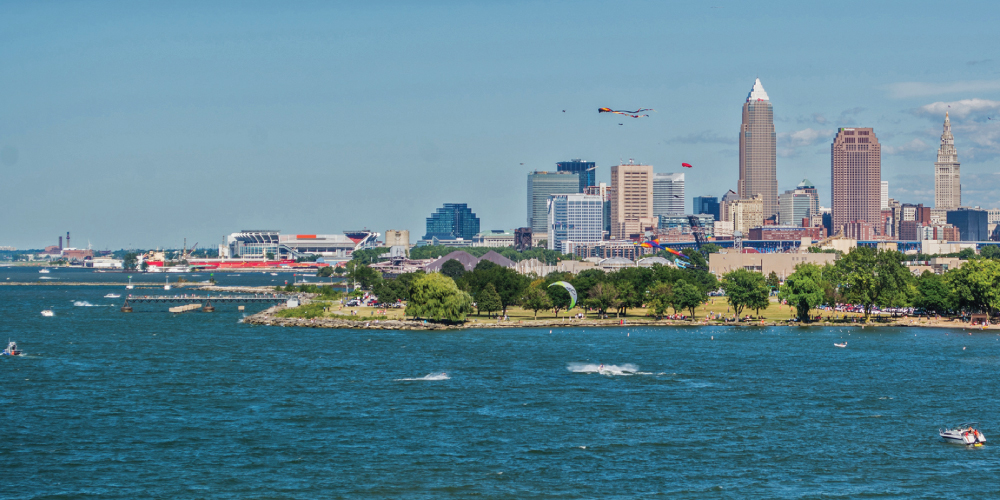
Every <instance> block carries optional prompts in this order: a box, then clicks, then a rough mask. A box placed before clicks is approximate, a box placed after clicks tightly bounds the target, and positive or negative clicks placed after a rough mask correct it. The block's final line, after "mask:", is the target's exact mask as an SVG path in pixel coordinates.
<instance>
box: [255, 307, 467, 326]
mask: <svg viewBox="0 0 1000 500" xmlns="http://www.w3.org/2000/svg"><path fill="white" fill-rule="evenodd" d="M283 309H285V306H274V307H270V308H268V309H265V310H263V311H261V312H259V313H257V314H254V315H252V316H247V317H246V318H245V319H244V320H243V322H244V323H248V324H251V325H268V326H298V327H304V328H351V329H359V330H454V329H457V328H464V327H465V326H464V325H446V324H441V323H433V322H430V321H423V320H396V319H383V320H350V319H341V318H280V317H278V316H275V313H277V312H278V311H281V310H283Z"/></svg>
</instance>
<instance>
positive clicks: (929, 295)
mask: <svg viewBox="0 0 1000 500" xmlns="http://www.w3.org/2000/svg"><path fill="white" fill-rule="evenodd" d="M913 305H914V307H919V308H921V309H924V310H926V311H927V312H928V313H931V314H947V313H948V312H949V311H951V310H952V309H954V308H955V295H954V294H953V293H952V291H951V285H950V284H949V283H948V280H946V279H945V278H944V276H941V275H940V274H934V273H933V272H931V271H924V273H923V274H921V275H920V278H918V279H917V298H916V300H915V301H914V303H913Z"/></svg>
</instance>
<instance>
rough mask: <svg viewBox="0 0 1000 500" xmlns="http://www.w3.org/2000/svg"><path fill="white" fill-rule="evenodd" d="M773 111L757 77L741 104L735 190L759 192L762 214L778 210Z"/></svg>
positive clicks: (750, 193) (746, 194) (746, 193)
mask: <svg viewBox="0 0 1000 500" xmlns="http://www.w3.org/2000/svg"><path fill="white" fill-rule="evenodd" d="M775 149H776V148H775V135H774V113H773V112H772V111H771V101H770V100H769V99H768V98H767V92H764V86H763V85H761V83H760V78H758V79H757V81H756V82H754V84H753V88H752V89H751V90H750V94H749V95H747V102H745V103H744V104H743V125H741V126H740V181H739V186H738V187H737V192H738V193H739V195H740V198H743V199H745V200H747V199H750V198H753V197H754V196H756V195H760V197H761V199H762V200H763V201H764V218H765V219H766V218H768V217H770V216H772V215H774V214H776V213H778V175H777V171H776V165H777V163H776V154H775Z"/></svg>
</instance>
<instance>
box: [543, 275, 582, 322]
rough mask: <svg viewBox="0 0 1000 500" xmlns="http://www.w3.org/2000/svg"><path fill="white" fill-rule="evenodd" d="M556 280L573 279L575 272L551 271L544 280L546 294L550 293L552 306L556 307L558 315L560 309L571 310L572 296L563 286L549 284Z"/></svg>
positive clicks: (568, 280) (567, 280)
mask: <svg viewBox="0 0 1000 500" xmlns="http://www.w3.org/2000/svg"><path fill="white" fill-rule="evenodd" d="M556 281H566V282H570V281H573V273H560V272H551V273H549V274H548V275H546V276H545V280H544V281H543V282H542V285H544V287H543V288H544V290H545V294H546V295H548V296H549V300H551V301H552V308H553V309H555V312H556V316H558V315H559V311H560V310H562V309H566V310H569V304H570V302H571V301H572V297H570V296H569V292H568V291H566V289H565V288H563V287H561V286H558V285H556V286H549V285H551V284H552V283H555V282H556ZM574 288H575V287H574ZM577 293H579V290H577Z"/></svg>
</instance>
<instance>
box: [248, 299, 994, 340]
mask: <svg viewBox="0 0 1000 500" xmlns="http://www.w3.org/2000/svg"><path fill="white" fill-rule="evenodd" d="M284 309H286V307H285V306H283V305H279V306H272V307H270V308H268V309H265V310H263V311H261V312H259V313H256V314H253V315H251V316H247V317H246V318H244V319H243V322H244V323H247V324H251V325H259V326H279V327H303V328H340V329H352V330H418V331H420V330H468V329H473V328H484V329H507V328H567V327H571V328H573V327H575V328H608V327H620V328H626V327H632V326H673V327H680V326H689V327H702V326H723V327H754V326H755V327H775V326H780V327H800V328H809V327H815V326H819V327H831V326H844V327H852V328H869V327H871V328H875V327H893V328H945V329H950V330H981V331H987V330H1000V326H998V325H991V326H989V327H985V328H980V327H979V326H978V325H977V326H973V325H969V324H967V323H962V322H959V321H957V320H955V321H952V320H933V321H932V320H925V321H923V322H921V321H919V320H917V319H914V318H899V319H898V320H896V321H892V322H885V323H869V324H864V323H860V322H859V323H853V322H844V323H839V322H830V321H815V322H812V323H798V322H796V323H791V324H789V323H787V322H783V321H764V322H761V321H747V322H717V321H708V320H701V321H687V320H668V319H663V320H656V319H629V320H627V322H626V323H625V324H619V322H618V321H617V320H611V319H607V320H598V319H591V320H588V319H571V318H559V319H557V318H552V319H538V320H528V321H524V320H521V321H499V322H498V321H495V320H487V321H478V320H471V321H469V320H467V321H465V322H463V323H455V324H448V323H435V322H433V321H430V320H427V321H424V320H413V319H404V320H396V319H387V320H368V321H364V320H348V319H340V318H313V319H306V318H279V317H276V316H274V313H276V312H278V311H282V310H284ZM970 333H971V332H970Z"/></svg>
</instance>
